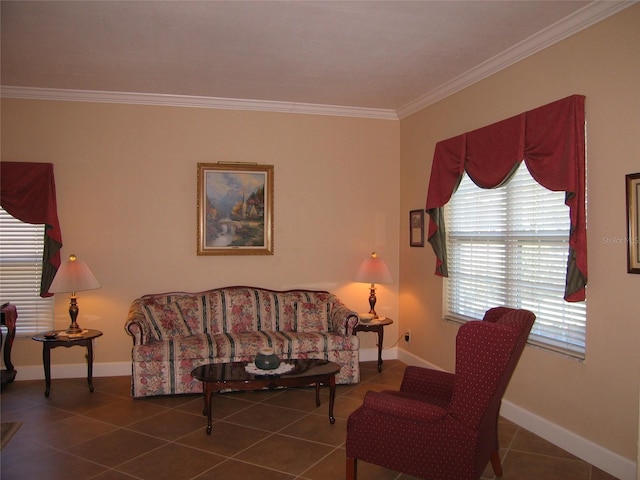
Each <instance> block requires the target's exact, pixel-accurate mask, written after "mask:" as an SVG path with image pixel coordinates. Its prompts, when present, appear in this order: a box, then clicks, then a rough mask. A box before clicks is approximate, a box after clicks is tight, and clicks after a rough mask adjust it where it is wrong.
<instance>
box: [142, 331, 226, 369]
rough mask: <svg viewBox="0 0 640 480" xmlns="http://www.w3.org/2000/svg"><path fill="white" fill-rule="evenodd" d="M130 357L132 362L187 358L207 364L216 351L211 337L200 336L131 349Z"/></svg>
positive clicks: (152, 343) (151, 343)
mask: <svg viewBox="0 0 640 480" xmlns="http://www.w3.org/2000/svg"><path fill="white" fill-rule="evenodd" d="M132 355H133V361H134V362H168V361H170V360H172V359H174V358H189V359H196V360H197V359H199V360H203V362H202V363H209V362H208V360H209V359H210V358H215V357H216V356H217V351H216V345H215V343H214V342H213V341H212V340H211V337H210V336H209V335H206V334H200V335H190V336H188V337H176V338H172V339H170V340H160V341H157V342H150V343H147V344H144V345H138V346H136V347H134V348H133V351H132ZM205 360H206V361H207V362H204V361H205Z"/></svg>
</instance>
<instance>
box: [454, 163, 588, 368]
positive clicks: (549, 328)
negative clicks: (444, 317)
mask: <svg viewBox="0 0 640 480" xmlns="http://www.w3.org/2000/svg"><path fill="white" fill-rule="evenodd" d="M564 196H565V193H564V192H552V191H550V190H547V189H546V188H544V187H542V186H541V185H539V184H538V183H537V182H536V181H535V180H534V179H533V178H532V177H531V175H530V174H529V171H528V170H527V167H526V165H525V163H524V162H522V163H521V165H520V167H519V168H518V170H517V172H516V174H515V175H514V176H513V178H512V179H511V180H510V181H509V182H508V183H507V184H506V185H504V186H502V187H500V188H496V189H489V190H487V189H480V188H479V187H477V186H476V185H475V184H474V183H473V182H472V181H471V180H470V179H469V177H468V176H467V175H465V176H464V178H463V180H462V181H461V183H460V186H459V188H458V190H457V191H456V193H455V194H454V195H453V197H452V199H451V201H450V202H449V203H448V204H447V205H446V206H445V215H446V223H447V228H448V231H447V234H448V235H447V249H448V256H449V278H448V279H447V281H446V289H445V303H446V307H447V310H448V316H451V317H454V318H457V317H462V318H475V319H479V318H482V317H483V315H484V313H485V311H486V310H488V309H489V308H491V307H495V306H500V305H505V306H509V307H514V308H525V309H527V310H530V311H532V312H534V313H535V314H536V322H535V324H534V326H533V329H532V332H531V335H530V337H529V339H530V343H536V344H540V345H543V346H546V347H549V348H552V349H555V350H559V351H562V352H565V353H568V354H570V355H573V356H577V357H580V358H582V357H584V351H585V330H586V302H584V301H583V302H571V303H569V302H566V301H565V300H564V299H563V296H564V290H565V277H566V271H567V257H568V251H569V224H570V221H569V215H568V207H567V206H566V205H565V204H564Z"/></svg>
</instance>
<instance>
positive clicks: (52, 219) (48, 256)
mask: <svg viewBox="0 0 640 480" xmlns="http://www.w3.org/2000/svg"><path fill="white" fill-rule="evenodd" d="M0 205H2V208H4V209H5V210H6V211H7V212H9V213H10V214H11V215H12V216H14V217H15V218H17V219H18V220H21V221H23V222H26V223H31V224H36V225H42V224H44V225H45V236H44V254H43V259H42V260H43V262H42V281H41V283H40V296H41V297H49V296H51V294H50V293H48V291H49V286H50V285H51V282H52V281H53V277H55V274H56V272H57V271H58V267H59V266H60V248H61V247H62V232H61V231H60V223H59V222H58V207H57V204H56V182H55V179H54V176H53V164H51V163H29V162H0Z"/></svg>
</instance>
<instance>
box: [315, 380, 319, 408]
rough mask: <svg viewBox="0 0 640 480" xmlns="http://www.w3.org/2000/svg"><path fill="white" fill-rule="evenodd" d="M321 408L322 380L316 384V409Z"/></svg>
mask: <svg viewBox="0 0 640 480" xmlns="http://www.w3.org/2000/svg"><path fill="white" fill-rule="evenodd" d="M319 406H320V380H318V381H317V382H316V407H319Z"/></svg>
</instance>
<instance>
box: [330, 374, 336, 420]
mask: <svg viewBox="0 0 640 480" xmlns="http://www.w3.org/2000/svg"><path fill="white" fill-rule="evenodd" d="M335 399H336V376H335V374H333V375H330V376H329V423H330V424H331V425H333V424H334V423H336V417H334V416H333V404H334V402H335Z"/></svg>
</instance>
